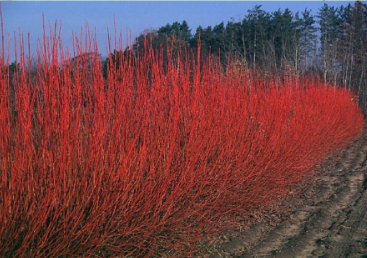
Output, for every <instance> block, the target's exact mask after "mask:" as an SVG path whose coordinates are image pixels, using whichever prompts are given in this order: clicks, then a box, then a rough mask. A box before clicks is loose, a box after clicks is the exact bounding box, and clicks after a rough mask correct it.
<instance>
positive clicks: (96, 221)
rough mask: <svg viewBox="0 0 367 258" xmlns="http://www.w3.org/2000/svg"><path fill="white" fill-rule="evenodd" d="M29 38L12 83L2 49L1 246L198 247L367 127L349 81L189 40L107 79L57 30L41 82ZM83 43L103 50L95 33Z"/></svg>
mask: <svg viewBox="0 0 367 258" xmlns="http://www.w3.org/2000/svg"><path fill="white" fill-rule="evenodd" d="M20 43H21V44H20V49H21V53H20V56H21V60H20V66H21V71H20V73H19V74H16V75H15V77H14V81H13V83H12V84H13V89H12V88H11V87H10V81H9V77H8V73H9V70H8V68H7V67H8V62H7V61H6V60H5V58H4V50H3V53H2V54H1V55H0V56H1V57H2V58H1V59H0V66H1V76H0V94H1V95H0V106H1V107H0V178H1V182H0V256H2V257H13V256H14V257H24V256H27V257H61V256H73V257H79V256H83V257H84V256H86V257H88V256H92V257H93V256H101V257H103V256H111V255H112V254H120V255H125V256H129V255H130V256H134V257H140V256H152V255H158V256H159V255H160V254H162V253H165V252H168V254H169V255H176V256H177V255H182V256H183V255H184V254H185V255H189V254H190V252H192V251H193V250H194V249H195V248H196V247H195V245H196V244H197V243H198V241H199V240H202V239H203V238H204V237H205V236H209V235H211V234H213V233H215V232H218V231H220V230H223V229H225V228H226V227H227V226H230V225H231V222H234V221H235V220H236V219H237V218H238V217H240V218H244V219H248V215H249V214H250V213H252V212H254V211H258V212H259V211H261V210H262V209H264V208H266V207H267V206H268V205H272V204H274V203H277V202H279V201H281V200H282V198H284V197H285V196H286V195H287V194H288V193H289V192H290V191H292V189H293V188H292V187H294V186H295V184H297V183H298V182H300V181H302V180H306V179H307V178H310V176H312V173H313V172H312V170H311V168H312V167H313V166H314V165H315V163H317V162H320V161H321V160H322V159H323V158H324V157H326V156H327V155H329V154H330V152H331V151H332V150H334V149H335V148H340V147H343V146H345V144H346V143H347V142H348V141H350V140H351V139H353V138H355V137H357V136H358V135H359V134H360V133H361V132H362V127H363V123H364V121H363V116H362V114H361V112H360V110H359V108H358V106H357V105H356V104H355V103H354V102H353V101H352V95H351V93H349V92H347V91H345V90H343V89H335V88H331V87H326V86H324V85H321V84H320V83H319V82H317V81H312V80H303V83H302V85H300V83H299V82H298V83H297V85H298V86H297V87H295V82H294V81H292V80H285V81H284V82H283V84H282V86H276V85H280V84H279V83H280V81H277V80H276V79H270V80H269V81H268V82H265V80H261V78H253V77H252V75H251V74H250V73H249V72H244V71H243V72H242V73H238V72H237V71H231V70H228V71H227V72H224V71H223V69H222V68H221V66H220V65H219V64H216V63H213V62H211V61H210V60H209V61H207V62H204V63H205V64H204V66H202V67H200V66H199V65H198V63H200V62H199V58H198V60H196V58H194V57H193V56H192V55H190V54H189V53H188V52H184V53H181V55H182V57H181V58H177V59H173V58H168V61H167V63H164V62H163V60H162V59H163V55H162V51H161V52H160V53H158V52H154V51H153V50H152V49H151V48H150V47H148V46H147V47H145V49H144V50H143V51H142V52H141V53H138V54H137V56H135V55H133V54H132V53H128V54H126V55H121V56H120V57H119V58H120V59H119V66H118V67H116V65H115V63H113V62H112V61H111V62H110V63H109V68H110V69H109V70H108V76H107V82H104V79H103V74H102V68H101V65H100V62H99V61H98V60H96V59H93V58H92V59H89V60H88V62H87V61H86V59H84V60H83V57H80V58H76V59H75V62H76V65H74V66H72V65H71V64H70V62H69V61H68V60H69V55H68V54H67V53H66V52H64V51H63V49H62V47H59V45H60V43H61V40H60V38H59V37H58V36H57V35H56V34H53V33H52V32H51V35H50V39H49V40H47V39H46V35H45V36H44V42H43V46H42V47H43V48H40V49H39V51H38V68H37V72H38V73H37V75H36V76H35V77H34V78H33V79H32V80H30V77H29V74H27V70H26V69H25V67H26V65H25V63H26V62H28V61H30V60H26V59H25V58H24V56H25V55H24V50H23V49H22V48H23V46H24V42H20ZM3 44H4V42H3ZM120 49H122V46H121V45H120ZM74 51H75V52H76V54H77V55H80V56H86V55H83V54H85V53H90V52H98V48H97V45H96V42H95V40H94V39H93V38H92V37H91V36H90V35H89V34H88V33H87V34H86V40H85V42H82V41H78V39H76V38H75V39H74ZM168 51H170V49H168ZM168 56H169V57H170V55H169V54H168ZM59 59H61V63H62V64H63V65H62V67H61V68H62V69H61V70H60V69H58V67H59V61H60V60H59ZM194 60H195V61H194ZM77 67H78V68H77ZM163 67H166V69H165V70H166V71H164V69H163ZM249 83H250V84H249ZM249 85H251V88H249V87H248V86H249ZM13 91H14V92H13ZM13 95H14V96H13ZM12 96H13V97H12Z"/></svg>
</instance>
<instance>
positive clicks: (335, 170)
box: [210, 134, 367, 258]
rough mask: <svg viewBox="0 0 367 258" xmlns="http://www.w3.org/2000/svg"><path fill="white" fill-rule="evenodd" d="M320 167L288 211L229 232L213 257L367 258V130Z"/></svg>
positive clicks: (216, 247) (213, 252) (213, 253)
mask: <svg viewBox="0 0 367 258" xmlns="http://www.w3.org/2000/svg"><path fill="white" fill-rule="evenodd" d="M318 171H319V172H320V173H319V175H318V176H317V177H316V180H315V181H314V182H313V183H312V184H311V185H310V186H309V188H308V189H307V190H306V192H304V193H303V195H302V196H301V197H300V198H297V200H296V201H293V202H292V203H291V205H288V206H287V207H286V209H287V211H285V212H284V214H285V215H284V214H283V215H282V216H280V215H279V214H278V215H274V218H273V219H270V220H267V221H266V222H259V223H256V224H253V225H252V226H251V227H250V228H247V229H246V230H244V231H242V232H231V233H228V234H227V235H226V236H223V237H222V239H221V240H220V241H219V243H217V245H216V246H215V248H214V250H212V252H211V253H212V254H211V256H210V257H213V258H214V257H244V258H245V257H325V258H326V257H330V258H337V257H365V258H367V134H365V135H364V136H363V137H361V138H360V139H358V140H356V141H355V142H354V143H353V144H351V145H350V146H349V147H348V148H347V149H346V150H345V151H344V152H340V154H339V155H336V156H335V157H332V158H330V159H328V160H326V161H325V162H324V163H323V164H322V165H321V166H320V167H319V169H318ZM270 217H271V216H270Z"/></svg>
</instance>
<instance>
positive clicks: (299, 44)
mask: <svg viewBox="0 0 367 258" xmlns="http://www.w3.org/2000/svg"><path fill="white" fill-rule="evenodd" d="M145 36H147V38H148V40H150V41H151V42H152V44H153V48H157V49H158V48H159V47H160V46H163V48H164V47H165V46H166V44H167V43H168V44H172V45H173V46H174V48H175V49H179V48H182V47H190V48H192V49H194V50H195V48H196V47H197V46H198V39H199V36H200V41H201V54H202V56H203V57H208V55H209V54H210V55H211V57H212V58H219V59H220V61H221V62H222V64H223V66H226V65H227V63H228V62H227V61H228V58H230V59H231V60H236V61H237V62H238V61H240V62H242V64H243V65H245V66H246V67H249V68H250V69H253V70H256V71H257V72H258V73H263V74H266V73H272V74H273V75H275V76H283V75H284V74H285V73H290V72H291V73H293V74H294V75H295V76H304V75H305V76H319V77H321V78H322V79H323V80H324V81H325V83H328V84H332V85H341V86H344V87H346V88H348V89H351V90H355V91H356V92H358V94H359V97H360V98H362V99H361V100H362V102H363V104H364V105H365V106H366V107H367V94H366V89H367V69H366V68H367V49H366V48H367V5H366V4H364V3H362V2H360V1H356V2H354V3H353V5H352V4H348V5H347V6H343V5H341V6H340V7H334V6H329V5H327V4H326V3H325V4H324V5H323V6H322V7H321V8H320V9H319V10H318V11H317V13H316V14H315V15H314V14H312V13H311V10H308V9H307V8H306V9H305V10H304V11H303V12H296V13H292V12H291V11H290V10H289V9H288V8H286V9H285V10H281V9H279V10H277V11H275V12H270V13H269V12H266V11H264V10H263V9H262V8H261V5H256V6H255V7H253V9H251V10H248V12H247V14H246V15H245V16H244V18H243V19H242V20H241V21H235V20H234V19H233V18H232V19H231V20H230V21H228V22H227V23H226V24H225V23H224V22H221V23H220V24H217V25H215V26H213V27H212V26H208V27H206V28H203V27H202V26H199V27H198V28H197V29H196V31H195V32H194V33H193V32H192V31H191V29H190V28H189V25H188V23H187V22H186V21H182V22H174V23H172V24H167V25H165V26H162V27H160V28H159V29H156V30H150V31H146V32H145V33H142V34H140V35H139V36H138V37H137V38H136V40H135V44H134V49H135V50H137V49H139V48H141V47H142V46H143V45H144V37H145Z"/></svg>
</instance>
